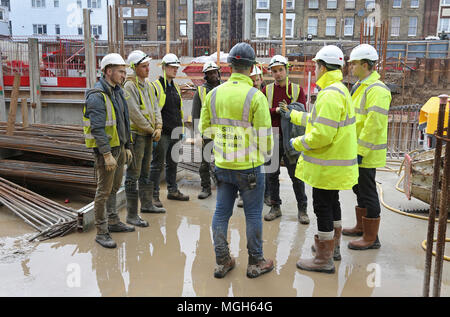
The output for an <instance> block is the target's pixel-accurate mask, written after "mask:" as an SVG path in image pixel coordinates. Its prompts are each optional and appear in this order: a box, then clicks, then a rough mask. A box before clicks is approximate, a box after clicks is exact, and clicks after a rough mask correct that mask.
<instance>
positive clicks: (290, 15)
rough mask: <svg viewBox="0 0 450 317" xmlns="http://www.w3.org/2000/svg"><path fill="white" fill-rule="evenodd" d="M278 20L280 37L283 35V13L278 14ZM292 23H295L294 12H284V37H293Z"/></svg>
mask: <svg viewBox="0 0 450 317" xmlns="http://www.w3.org/2000/svg"><path fill="white" fill-rule="evenodd" d="M280 20H281V26H280V30H281V32H280V33H281V34H280V37H283V13H281V14H280ZM294 23H295V13H288V14H286V37H294Z"/></svg>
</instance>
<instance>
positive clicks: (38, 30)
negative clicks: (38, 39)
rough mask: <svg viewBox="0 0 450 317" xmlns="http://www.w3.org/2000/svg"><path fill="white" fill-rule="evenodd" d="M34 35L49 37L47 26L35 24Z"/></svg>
mask: <svg viewBox="0 0 450 317" xmlns="http://www.w3.org/2000/svg"><path fill="white" fill-rule="evenodd" d="M33 34H35V35H47V24H33Z"/></svg>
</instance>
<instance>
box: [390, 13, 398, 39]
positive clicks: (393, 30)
mask: <svg viewBox="0 0 450 317" xmlns="http://www.w3.org/2000/svg"><path fill="white" fill-rule="evenodd" d="M391 25H392V27H391V36H400V17H392V22H391Z"/></svg>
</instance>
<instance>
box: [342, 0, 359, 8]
mask: <svg viewBox="0 0 450 317" xmlns="http://www.w3.org/2000/svg"><path fill="white" fill-rule="evenodd" d="M350 4H352V5H350ZM355 8H356V0H345V9H355Z"/></svg>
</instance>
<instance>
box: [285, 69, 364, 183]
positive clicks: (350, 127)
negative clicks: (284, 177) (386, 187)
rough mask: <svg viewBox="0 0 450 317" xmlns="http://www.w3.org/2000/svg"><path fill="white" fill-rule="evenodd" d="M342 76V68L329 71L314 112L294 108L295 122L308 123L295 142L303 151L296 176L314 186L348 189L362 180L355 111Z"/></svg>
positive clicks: (293, 116)
mask: <svg viewBox="0 0 450 317" xmlns="http://www.w3.org/2000/svg"><path fill="white" fill-rule="evenodd" d="M341 80H342V72H341V71H340V70H335V71H329V72H327V73H325V74H324V75H323V76H322V77H321V78H320V79H319V80H318V81H317V85H318V86H319V87H321V88H322V89H321V91H320V92H319V94H318V95H317V101H316V104H315V105H314V107H313V109H312V111H311V113H306V112H298V111H292V112H291V121H292V122H293V123H294V124H297V125H302V126H306V132H305V135H304V136H301V137H298V138H296V139H295V141H294V143H293V145H294V148H295V149H296V150H297V151H299V152H302V154H301V156H300V158H299V160H298V162H297V168H296V171H295V176H296V177H297V178H299V179H301V180H302V181H304V182H305V183H307V184H309V185H311V186H312V187H314V188H320V189H327V190H347V189H351V188H352V187H353V186H354V185H356V184H357V183H358V175H359V172H358V159H357V153H356V148H357V144H356V125H355V122H356V118H355V111H354V109H353V106H352V100H351V97H350V93H349V92H348V90H347V88H346V87H345V85H344V84H342V82H341Z"/></svg>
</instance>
